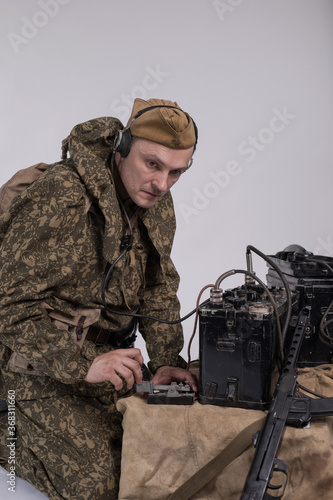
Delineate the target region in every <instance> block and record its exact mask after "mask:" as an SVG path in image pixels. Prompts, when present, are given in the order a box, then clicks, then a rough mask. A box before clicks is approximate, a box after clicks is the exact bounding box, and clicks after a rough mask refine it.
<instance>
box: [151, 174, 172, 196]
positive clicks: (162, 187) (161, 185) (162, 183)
mask: <svg viewBox="0 0 333 500" xmlns="http://www.w3.org/2000/svg"><path fill="white" fill-rule="evenodd" d="M153 184H154V186H155V187H156V188H157V189H158V190H159V191H160V192H161V193H165V192H166V191H168V189H170V187H171V186H169V172H158V173H157V174H156V176H155V178H154V180H153Z"/></svg>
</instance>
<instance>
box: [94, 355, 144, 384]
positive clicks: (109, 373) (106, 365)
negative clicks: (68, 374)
mask: <svg viewBox="0 0 333 500" xmlns="http://www.w3.org/2000/svg"><path fill="white" fill-rule="evenodd" d="M142 363H143V356H142V354H141V352H140V350H139V349H136V348H131V349H116V350H115V351H110V352H108V353H105V354H102V355H101V356H97V358H95V359H94V361H93V363H92V365H91V366H90V368H89V370H88V373H87V375H86V378H85V380H86V381H87V382H91V383H98V382H104V381H109V382H111V383H112V384H113V385H114V386H115V388H116V390H120V389H121V388H122V386H123V380H122V379H121V378H120V377H122V378H123V379H124V380H125V381H126V384H127V387H128V388H129V389H131V388H132V387H133V385H134V383H135V382H136V383H138V384H139V383H140V382H142V371H141V365H142Z"/></svg>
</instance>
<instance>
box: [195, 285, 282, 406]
mask: <svg viewBox="0 0 333 500" xmlns="http://www.w3.org/2000/svg"><path fill="white" fill-rule="evenodd" d="M271 293H272V295H273V298H274V300H275V302H276V305H277V310H278V313H279V317H280V318H283V315H284V313H285V312H286V310H287V300H286V292H285V290H282V289H281V290H274V291H271ZM282 322H283V321H282ZM199 342H200V354H199V359H200V389H199V397H198V399H199V402H200V403H202V404H212V405H218V406H235V407H241V408H251V409H260V410H262V409H266V408H267V407H268V404H269V398H270V388H271V377H272V372H273V369H274V367H275V352H276V345H277V329H276V318H275V313H274V309H273V306H272V304H271V302H270V300H269V299H268V297H267V295H266V292H265V291H264V288H263V287H261V286H260V285H255V284H254V285H252V286H251V288H249V287H248V286H247V288H245V285H244V286H242V287H238V288H235V289H233V290H226V291H225V292H224V294H223V302H222V303H221V304H214V303H212V302H209V303H208V304H206V305H202V306H201V307H200V308H199Z"/></svg>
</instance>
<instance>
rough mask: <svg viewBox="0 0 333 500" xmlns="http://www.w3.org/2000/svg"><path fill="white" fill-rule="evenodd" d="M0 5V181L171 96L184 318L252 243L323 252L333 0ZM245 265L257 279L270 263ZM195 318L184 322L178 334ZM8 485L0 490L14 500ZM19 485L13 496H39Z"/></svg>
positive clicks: (20, 0) (272, 249) (331, 242)
mask: <svg viewBox="0 0 333 500" xmlns="http://www.w3.org/2000/svg"><path fill="white" fill-rule="evenodd" d="M0 7H1V16H0V26H1V44H0V51H1V76H2V78H1V91H0V99H1V115H0V141H1V172H0V184H2V183H3V182H5V181H6V180H7V179H8V178H9V177H10V176H11V175H12V174H13V173H14V172H16V171H17V170H18V169H21V168H24V167H26V166H28V165H30V164H33V163H37V162H40V161H44V162H54V161H56V160H58V159H59V158H60V144H61V140H62V139H63V138H64V137H65V136H67V135H68V133H69V132H70V130H71V129H72V127H73V126H74V125H75V124H77V123H79V122H82V121H85V120H88V119H91V118H95V117H98V116H104V115H111V116H117V117H119V118H120V119H121V120H123V121H124V122H126V120H127V117H128V115H129V111H130V108H131V105H132V102H133V100H134V98H135V97H142V98H150V97H158V98H164V99H171V100H176V101H177V102H178V103H179V104H180V105H181V106H182V107H183V108H184V109H185V110H187V111H188V112H189V113H190V114H191V115H192V116H193V118H194V120H195V121H196V123H197V126H198V128H199V143H198V149H197V152H196V154H195V162H194V164H193V167H192V168H191V169H190V171H189V172H187V173H186V174H185V176H184V177H183V178H182V179H181V180H180V182H179V183H178V184H177V185H176V186H175V188H174V191H173V192H174V200H175V205H176V210H177V221H178V232H177V236H176V240H175V245H174V251H173V259H174V262H175V264H176V266H177V268H178V270H179V273H180V275H181V279H182V281H181V287H180V290H179V297H180V300H181V303H182V313H183V314H185V313H187V312H188V311H189V310H191V309H192V308H193V307H194V305H195V301H196V297H197V294H198V292H199V290H200V289H201V288H202V287H203V286H204V285H206V284H208V283H211V282H214V281H215V280H216V279H217V277H218V276H219V275H220V274H221V273H222V272H224V271H227V270H228V269H230V268H235V267H237V268H244V267H245V248H246V245H247V244H252V245H254V246H256V247H257V248H259V249H260V250H261V251H263V252H264V253H268V254H272V253H276V252H277V251H279V250H282V249H283V248H284V247H285V246H287V245H289V244H291V243H299V244H301V245H303V246H304V247H306V248H307V249H308V250H310V251H313V252H315V253H319V254H322V255H330V256H332V255H333V229H332V227H331V223H330V217H331V213H332V202H331V197H330V195H331V183H332V162H331V157H332V135H333V93H332V89H333V68H332V49H333V2H332V0H293V1H291V0H275V1H273V0H224V1H222V0H118V1H117V0H113V1H112V0H90V1H89V0H1V2H0ZM254 262H255V270H256V272H257V274H258V275H259V276H260V277H261V278H264V276H265V269H266V268H265V265H264V263H263V262H261V261H260V259H258V258H255V259H254ZM238 284H241V283H240V281H239V278H237V279H236V278H235V279H234V280H231V279H230V280H229V282H228V283H226V285H225V286H227V287H229V286H235V285H238ZM192 326H193V320H192V319H191V320H187V321H186V322H185V323H184V332H185V339H186V343H187V342H188V338H189V336H190V334H191V331H192ZM138 345H139V346H141V343H140V342H139V344H138ZM183 354H184V355H185V356H186V352H185V350H184V352H183ZM197 354H198V340H197V338H196V341H195V342H194V346H193V350H192V357H196V356H197ZM2 479H3V481H2V487H1V490H2V493H1V494H2V496H3V494H5V495H6V494H7V495H8V498H11V497H10V495H11V492H8V491H6V486H5V476H4V474H2ZM22 484H23V483H21V482H19V483H18V490H19V491H17V493H19V495H20V492H22V493H21V495H22V496H21V497H20V498H27V495H28V493H30V491H31V493H30V495H31V498H32V497H34V498H35V496H34V493H33V491H32V490H29V489H26V490H25V492H24V485H22ZM28 490H29V491H28ZM29 497H30V496H29ZM6 498H7V496H6ZM36 498H37V497H36Z"/></svg>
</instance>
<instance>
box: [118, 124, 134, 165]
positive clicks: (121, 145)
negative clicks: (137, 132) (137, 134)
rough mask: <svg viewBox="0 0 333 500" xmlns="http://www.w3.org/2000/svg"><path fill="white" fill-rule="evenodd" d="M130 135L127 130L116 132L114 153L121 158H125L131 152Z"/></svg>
mask: <svg viewBox="0 0 333 500" xmlns="http://www.w3.org/2000/svg"><path fill="white" fill-rule="evenodd" d="M131 146H132V134H131V131H130V129H129V128H126V129H125V130H118V132H117V135H116V138H115V146H114V147H115V151H117V152H118V153H119V154H120V156H121V157H122V158H126V156H128V155H129V153H130V151H131Z"/></svg>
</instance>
